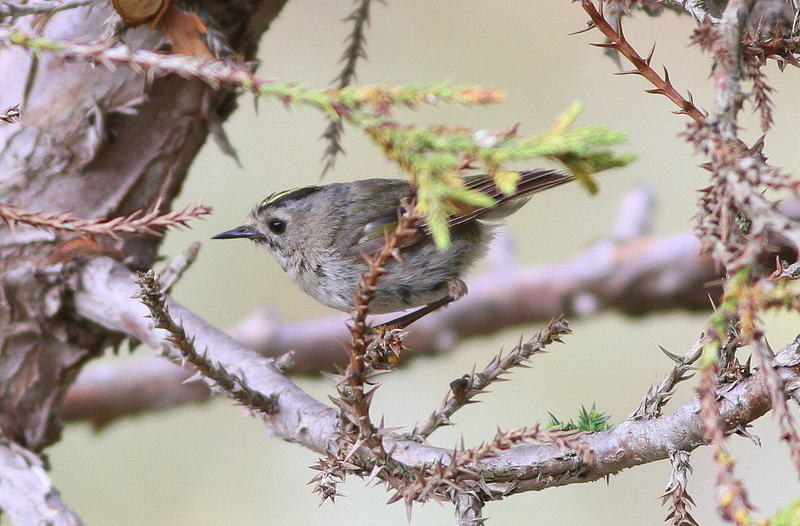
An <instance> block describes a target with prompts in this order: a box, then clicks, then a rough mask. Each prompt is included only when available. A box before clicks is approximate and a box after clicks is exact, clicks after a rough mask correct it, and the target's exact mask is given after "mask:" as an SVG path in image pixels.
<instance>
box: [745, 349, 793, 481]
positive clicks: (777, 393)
mask: <svg viewBox="0 0 800 526" xmlns="http://www.w3.org/2000/svg"><path fill="white" fill-rule="evenodd" d="M795 344H796V342H795ZM753 346H754V348H755V350H756V355H757V356H758V360H759V364H760V366H761V371H762V374H763V375H764V383H765V385H766V386H767V389H768V390H769V393H770V398H771V401H772V410H773V411H774V412H775V415H776V416H777V417H778V428H779V429H780V437H781V440H783V441H784V442H786V445H787V446H788V447H789V456H790V458H791V459H792V464H793V465H794V469H795V471H796V472H797V473H798V474H800V436H799V435H798V433H797V429H796V428H795V424H794V418H793V417H792V413H791V412H790V411H789V406H788V405H787V403H786V397H787V392H786V389H785V387H784V384H783V380H781V377H780V376H778V373H777V372H776V371H775V365H774V364H773V359H774V356H773V353H772V351H770V349H769V347H768V346H767V342H766V341H765V339H764V337H763V336H758V337H757V338H756V340H755V342H754V345H753Z"/></svg>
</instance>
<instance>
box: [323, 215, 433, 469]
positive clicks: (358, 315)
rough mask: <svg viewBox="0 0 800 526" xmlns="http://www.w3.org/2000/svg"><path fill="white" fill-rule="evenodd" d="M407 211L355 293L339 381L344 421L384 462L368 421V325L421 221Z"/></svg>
mask: <svg viewBox="0 0 800 526" xmlns="http://www.w3.org/2000/svg"><path fill="white" fill-rule="evenodd" d="M409 206H410V208H406V210H405V211H404V212H403V214H402V215H401V216H400V218H399V219H398V222H397V227H396V228H395V230H394V232H392V234H391V235H389V236H388V238H387V239H386V242H385V243H384V245H383V247H382V248H381V250H380V251H379V252H378V253H377V254H375V255H374V256H371V257H367V263H368V264H369V270H367V272H365V273H364V275H363V276H362V278H361V283H360V284H359V287H358V292H357V293H356V299H355V307H354V308H353V312H352V314H351V318H350V320H351V321H350V337H351V342H350V347H349V357H350V363H349V364H348V366H347V369H346V370H345V371H344V373H343V374H342V377H341V380H340V381H339V395H340V402H341V405H340V407H342V409H343V410H344V411H343V413H344V414H343V417H346V418H347V419H349V420H350V422H351V423H352V424H355V425H356V426H357V428H358V439H359V441H364V442H365V443H366V444H367V445H368V446H369V447H370V448H371V449H373V452H374V453H377V454H378V455H379V458H385V456H386V453H385V451H382V446H381V443H380V440H376V439H375V435H374V433H375V428H374V426H373V425H372V422H371V421H370V417H369V407H370V404H371V400H372V395H373V394H374V392H375V388H373V389H371V390H370V391H369V392H365V391H364V384H365V383H366V381H367V377H368V375H369V373H370V370H369V367H368V366H367V364H366V362H365V356H366V353H367V346H368V345H369V339H370V336H369V335H368V332H369V328H368V325H367V315H368V314H369V304H370V303H371V302H372V300H373V298H374V297H375V292H376V290H377V284H378V280H379V279H380V278H381V277H382V276H383V275H384V274H385V273H386V270H387V264H388V263H389V261H390V260H391V259H393V258H398V259H399V257H400V256H399V249H400V247H401V246H402V244H403V242H404V241H405V240H406V239H407V238H408V236H410V235H412V234H413V233H414V232H415V231H416V229H415V227H416V225H418V224H419V221H420V218H419V217H418V216H417V215H416V214H415V212H414V208H413V206H411V205H409Z"/></svg>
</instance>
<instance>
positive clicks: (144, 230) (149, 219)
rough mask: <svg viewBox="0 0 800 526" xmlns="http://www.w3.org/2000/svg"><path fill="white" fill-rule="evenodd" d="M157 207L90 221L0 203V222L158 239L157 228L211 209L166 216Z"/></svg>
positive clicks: (194, 206) (182, 223)
mask: <svg viewBox="0 0 800 526" xmlns="http://www.w3.org/2000/svg"><path fill="white" fill-rule="evenodd" d="M160 208H161V206H160V203H156V206H154V207H153V210H151V211H150V212H144V211H142V210H140V211H138V212H134V213H133V214H131V215H129V216H124V217H122V216H121V217H114V218H112V219H108V220H105V221H89V220H86V219H80V218H77V217H74V216H73V215H72V214H70V213H68V212H62V213H45V212H31V211H29V210H25V209H22V208H20V207H18V206H14V205H8V204H0V219H2V220H3V221H5V223H6V224H7V225H9V227H11V228H13V227H14V225H15V224H18V223H23V224H26V225H31V226H34V227H37V228H43V229H47V230H52V231H55V232H60V233H74V234H92V235H103V234H105V235H109V236H112V237H115V238H117V237H119V234H145V235H152V236H160V235H163V232H160V231H159V229H165V228H181V227H186V226H187V223H189V221H193V220H195V219H199V218H201V217H203V216H205V215H208V214H210V213H211V207H210V206H208V205H204V204H202V203H196V204H190V205H186V206H185V207H183V208H181V209H180V210H175V211H173V212H167V213H166V214H161V213H160V212H159V209H160Z"/></svg>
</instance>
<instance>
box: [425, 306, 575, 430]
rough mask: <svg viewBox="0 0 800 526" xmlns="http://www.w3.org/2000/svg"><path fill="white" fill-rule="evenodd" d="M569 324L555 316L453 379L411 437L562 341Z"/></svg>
mask: <svg viewBox="0 0 800 526" xmlns="http://www.w3.org/2000/svg"><path fill="white" fill-rule="evenodd" d="M570 332H571V331H570V330H569V324H568V323H567V321H566V320H563V319H553V320H552V321H551V322H550V324H549V325H548V326H547V327H545V328H544V329H542V330H540V331H539V332H538V333H537V334H536V335H535V336H534V337H533V338H531V339H530V340H529V341H528V342H527V343H524V344H523V343H521V342H520V344H519V345H517V346H516V347H514V349H512V350H511V352H510V353H508V354H507V355H506V356H502V355H500V354H498V355H497V356H495V357H494V359H493V360H492V361H491V362H489V365H487V366H486V368H485V369H484V370H483V371H481V372H479V373H475V372H474V371H473V372H472V373H471V374H468V375H464V376H462V377H461V378H459V379H457V380H454V381H452V382H451V383H450V391H448V393H447V395H445V398H444V401H443V402H442V405H441V406H439V408H438V409H436V410H435V411H434V412H433V413H432V414H431V416H429V417H428V420H427V421H426V422H425V424H423V425H422V427H420V428H419V429H415V430H414V431H413V432H412V433H411V436H412V437H420V438H428V437H429V436H430V434H431V433H433V432H434V431H436V430H437V429H439V428H440V427H442V426H445V425H450V424H451V422H450V417H451V416H452V415H453V414H454V413H455V412H456V411H458V410H459V409H461V408H462V407H464V406H465V405H466V404H468V403H470V401H471V400H472V398H474V397H475V396H477V395H479V394H481V393H484V392H485V390H486V388H487V387H488V386H489V385H490V384H491V383H492V382H494V381H496V380H497V379H499V378H500V377H501V376H502V375H504V374H506V373H508V371H509V369H511V368H512V367H519V366H521V365H522V364H524V363H525V362H526V361H527V360H528V359H529V358H530V357H531V356H533V355H534V354H539V353H542V352H544V347H546V346H547V345H549V344H551V343H553V342H560V341H561V339H560V338H561V336H564V335H566V334H569V333H570Z"/></svg>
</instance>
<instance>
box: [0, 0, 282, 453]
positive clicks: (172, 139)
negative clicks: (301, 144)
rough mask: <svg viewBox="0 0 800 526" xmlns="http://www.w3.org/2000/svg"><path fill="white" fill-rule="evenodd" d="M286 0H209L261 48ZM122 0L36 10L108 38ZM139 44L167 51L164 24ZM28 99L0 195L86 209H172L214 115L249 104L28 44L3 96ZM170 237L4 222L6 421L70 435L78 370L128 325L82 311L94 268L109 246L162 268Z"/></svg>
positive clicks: (195, 84)
mask: <svg viewBox="0 0 800 526" xmlns="http://www.w3.org/2000/svg"><path fill="white" fill-rule="evenodd" d="M284 4H285V0H251V1H237V0H231V1H227V2H223V1H218V2H204V3H202V4H200V5H201V8H202V9H204V10H205V11H204V12H203V13H200V14H201V18H203V19H204V20H206V19H207V20H213V21H214V24H215V27H214V30H215V31H219V33H220V34H221V35H224V38H225V39H226V40H227V42H228V43H229V45H230V46H231V48H232V49H233V51H234V52H235V53H237V54H238V55H239V56H241V57H243V58H244V60H248V61H249V60H253V59H254V57H255V52H256V48H257V43H258V38H259V37H260V36H261V34H262V33H263V32H264V31H265V30H266V29H267V28H268V27H269V25H270V23H271V22H272V20H274V18H275V17H276V16H277V15H278V13H279V12H280V10H281V8H282V7H283V5H284ZM115 18H116V17H115V15H114V12H113V10H112V9H111V6H110V4H109V3H108V2H96V3H94V4H91V5H89V6H86V7H81V8H76V9H71V10H68V11H62V12H59V13H56V14H54V15H52V16H48V17H44V18H43V17H37V18H34V17H25V18H23V19H20V21H19V24H20V25H23V26H24V25H26V24H27V25H28V26H29V27H30V26H34V25H35V27H36V28H37V29H38V30H40V31H41V32H42V34H43V35H44V36H46V37H50V38H53V39H58V40H68V39H76V40H77V39H80V40H82V41H86V40H87V39H88V40H97V39H101V38H102V37H103V35H104V34H107V29H106V28H107V27H109V24H111V23H113V21H114V20H115ZM122 40H123V41H124V42H125V44H127V45H128V46H129V47H131V48H132V49H152V50H158V49H161V48H163V47H164V46H165V44H166V41H165V39H164V36H163V35H162V33H161V31H160V29H159V28H155V29H153V28H150V27H148V26H140V27H137V28H134V29H131V30H128V31H126V32H124V33H123V35H122ZM13 104H20V105H21V115H22V123H21V124H15V125H5V126H2V127H0V185H1V186H2V188H3V193H2V197H1V198H0V200H1V201H2V202H3V203H6V204H13V205H16V206H20V207H23V208H25V209H27V210H35V211H42V212H59V213H60V212H70V213H72V214H74V215H75V216H78V217H82V218H84V219H100V218H111V217H117V216H124V215H128V214H130V213H132V212H134V211H137V210H142V209H144V210H148V211H149V210H152V209H153V208H154V207H155V206H156V204H157V203H159V204H160V205H159V206H160V207H161V208H163V209H164V210H163V211H166V209H168V208H169V204H170V203H171V202H172V200H173V198H174V197H175V196H176V194H177V193H178V192H179V190H180V187H181V185H182V183H183V180H184V178H185V177H186V173H187V169H188V167H189V165H190V164H191V162H192V160H193V159H194V157H195V155H196V154H197V152H198V151H199V149H200V147H201V146H202V145H203V143H204V142H205V140H206V137H207V135H208V133H209V127H210V126H211V127H213V126H216V125H217V124H218V123H219V122H221V121H222V120H224V119H225V118H226V117H227V116H228V115H230V113H231V112H232V110H233V109H234V107H235V100H234V95H233V94H232V93H231V92H229V91H226V90H224V89H223V90H214V89H212V88H211V87H209V86H207V85H205V84H203V83H202V82H200V81H198V80H191V79H190V80H187V79H184V78H181V77H178V76H177V75H164V76H155V77H153V78H151V76H150V75H149V74H148V72H137V71H134V70H133V69H131V68H127V67H122V68H117V69H113V70H112V69H109V68H105V67H99V66H91V65H89V64H86V63H82V62H72V63H65V62H64V61H63V59H60V58H58V57H57V56H55V55H53V54H48V53H43V54H41V55H39V56H38V57H37V56H35V55H33V54H31V53H27V52H25V51H22V50H20V49H3V50H1V51H0V106H2V107H7V106H11V105H13ZM160 241H161V238H159V237H157V236H127V237H125V236H123V237H122V238H120V239H111V238H95V239H81V240H78V239H76V236H69V235H59V234H55V233H53V232H47V231H43V230H38V229H34V228H30V227H25V226H23V225H17V226H14V228H11V227H10V226H8V225H0V430H2V433H3V434H4V435H5V436H6V437H8V438H10V439H12V440H14V441H16V442H18V443H19V444H21V445H23V446H25V447H27V448H29V449H31V450H33V451H39V450H41V449H42V448H44V447H46V446H47V445H49V444H52V443H53V442H54V441H56V440H58V438H59V436H60V430H61V424H60V422H59V421H58V419H57V418H56V417H55V413H54V409H55V408H56V406H57V405H58V403H59V402H60V400H61V399H62V397H63V395H64V392H65V390H66V389H67V388H68V387H69V385H70V384H71V383H72V380H73V379H74V378H75V376H76V374H77V372H78V371H79V370H80V369H81V367H82V365H83V364H84V363H85V362H86V361H87V360H89V359H91V358H93V357H95V356H97V355H98V354H99V353H100V352H101V351H102V350H103V349H104V348H105V347H107V346H109V345H113V344H117V343H119V341H120V339H121V336H120V335H118V334H114V333H111V332H109V331H107V330H105V329H102V328H100V327H98V326H96V325H94V324H92V323H90V322H88V321H86V320H83V319H81V318H80V317H79V316H77V315H76V314H75V313H74V310H73V307H72V305H71V301H70V300H71V296H72V293H73V291H74V287H75V276H76V273H77V271H78V270H79V269H80V267H81V266H82V265H83V264H84V263H85V262H87V261H88V260H90V259H91V258H92V257H94V256H96V255H98V254H104V255H110V256H112V257H114V258H115V259H117V260H119V261H122V262H124V263H125V265H126V266H127V267H128V268H130V269H143V268H148V267H149V266H150V265H151V264H152V262H153V260H154V259H155V256H156V253H157V250H158V247H159V244H160Z"/></svg>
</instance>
